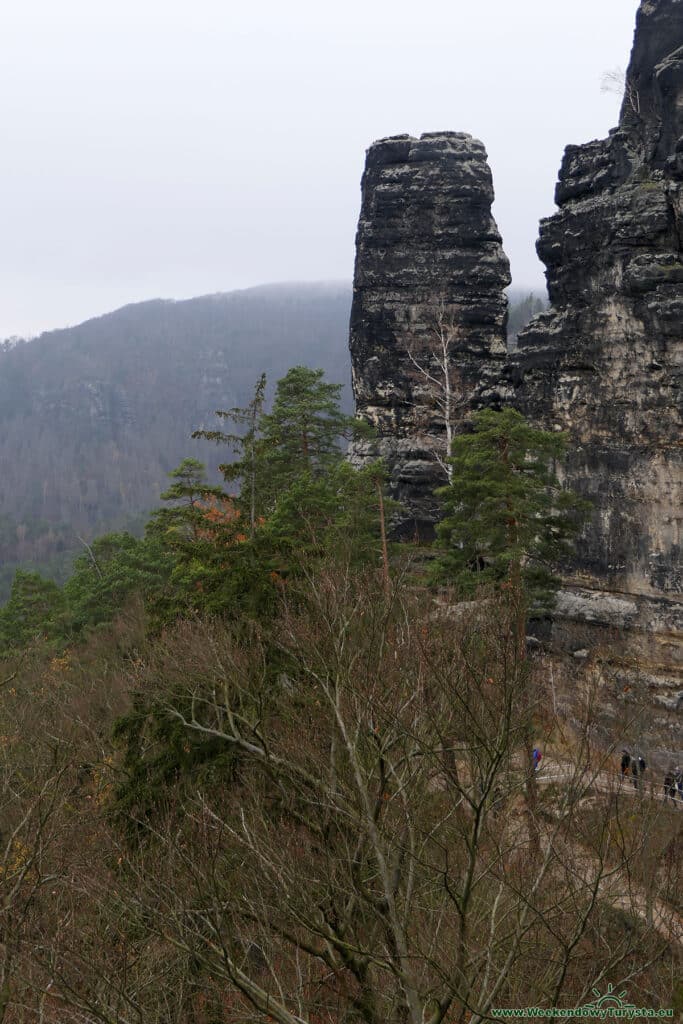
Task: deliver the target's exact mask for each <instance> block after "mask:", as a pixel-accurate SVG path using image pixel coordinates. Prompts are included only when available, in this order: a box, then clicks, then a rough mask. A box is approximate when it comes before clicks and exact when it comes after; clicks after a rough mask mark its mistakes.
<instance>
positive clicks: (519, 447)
mask: <svg viewBox="0 0 683 1024" xmlns="http://www.w3.org/2000/svg"><path fill="white" fill-rule="evenodd" d="M565 446H566V438H565V436H564V435H563V434H560V433H553V432H549V431H544V430H537V429H535V428H533V427H531V426H529V424H528V423H527V422H526V420H525V419H524V417H523V416H522V415H521V414H520V413H518V412H516V411H514V410H512V409H505V410H503V411H502V412H496V411H494V410H491V409H487V410H484V411H481V412H478V413H476V414H475V415H474V416H473V418H472V431H471V433H467V434H460V435H458V436H457V437H456V438H455V439H454V441H453V450H452V455H451V458H450V463H451V465H452V467H453V478H452V481H451V483H450V485H449V486H447V487H444V488H441V489H440V490H439V491H438V492H437V494H438V496H439V497H440V498H441V501H442V502H443V509H444V518H443V521H442V522H441V524H440V526H439V527H438V531H437V532H438V539H439V547H440V553H439V557H438V560H437V562H436V565H435V570H434V571H435V578H436V579H437V580H439V581H444V582H449V583H453V584H454V585H455V586H456V587H457V588H458V589H459V590H460V591H461V592H462V593H463V594H465V595H472V594H473V593H474V592H475V591H476V589H477V587H479V586H480V585H482V584H496V585H500V584H502V583H505V582H511V583H513V584H514V583H515V582H516V581H519V582H521V584H522V585H523V587H524V591H525V593H526V594H527V596H528V598H529V600H530V601H531V602H532V603H533V605H534V606H535V608H536V609H537V610H539V611H540V610H544V609H547V608H549V607H550V606H551V605H552V601H553V594H554V591H555V590H556V589H557V586H558V584H559V580H558V578H557V576H556V575H555V573H554V571H553V567H554V566H555V565H556V564H557V562H558V561H560V560H561V559H562V558H563V557H565V556H566V555H568V554H569V552H570V550H571V540H572V538H573V537H574V536H575V534H576V532H577V530H578V528H579V526H580V523H581V519H582V515H583V513H584V512H585V509H586V504H585V502H582V501H580V500H579V499H578V498H577V497H576V496H575V495H574V494H572V493H571V492H569V491H566V490H563V489H562V487H561V486H560V483H559V481H558V479H557V476H556V473H555V462H556V461H557V460H559V459H561V458H562V455H563V453H564V450H565Z"/></svg>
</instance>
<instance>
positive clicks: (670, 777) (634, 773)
mask: <svg viewBox="0 0 683 1024" xmlns="http://www.w3.org/2000/svg"><path fill="white" fill-rule="evenodd" d="M646 768H647V765H646V763H645V759H644V758H643V757H642V756H638V757H636V756H633V757H632V756H631V754H630V753H629V751H628V750H622V752H621V776H622V778H626V777H627V776H629V775H630V776H631V782H632V783H633V788H634V789H638V783H639V781H641V780H642V779H643V777H644V774H645V769H646ZM676 796H678V799H679V800H680V801H681V802H683V770H682V769H681V766H680V765H676V766H675V767H674V765H670V766H669V767H668V768H667V770H666V772H665V773H664V800H665V801H667V800H671V802H672V803H673V804H675V803H676Z"/></svg>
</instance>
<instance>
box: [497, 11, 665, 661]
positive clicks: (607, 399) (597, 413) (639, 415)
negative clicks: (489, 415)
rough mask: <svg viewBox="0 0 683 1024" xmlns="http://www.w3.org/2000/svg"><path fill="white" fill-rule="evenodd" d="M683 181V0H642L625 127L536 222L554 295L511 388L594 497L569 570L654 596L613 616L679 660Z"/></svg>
mask: <svg viewBox="0 0 683 1024" xmlns="http://www.w3.org/2000/svg"><path fill="white" fill-rule="evenodd" d="M682 183H683V0H643V3H641V6H640V10H639V12H638V18H637V26H636V36H635V42H634V47H633V53H632V57H631V63H630V66H629V70H628V72H627V79H626V93H625V98H624V103H623V107H622V111H621V117H620V123H619V127H618V128H617V129H615V130H614V131H613V132H611V133H610V136H609V138H608V139H605V140H603V141H599V142H590V143H588V144H586V145H583V146H569V147H568V148H567V150H566V152H565V155H564V160H563V162H562V167H561V169H560V178H559V183H558V185H557V190H556V197H555V198H556V202H557V204H558V207H559V210H558V212H557V213H556V214H555V215H554V216H552V217H550V218H548V219H547V220H545V221H543V222H542V223H541V231H540V238H539V241H538V252H539V255H540V256H541V259H542V260H543V262H544V263H545V265H546V268H547V271H546V276H547V280H548V290H549V295H550V300H551V304H552V305H551V309H550V310H549V311H548V312H547V313H544V314H542V315H541V316H540V317H538V318H537V319H536V320H534V321H532V323H531V324H530V325H529V326H528V328H527V329H526V330H525V331H522V332H521V334H520V335H519V338H518V345H519V349H518V352H517V354H516V356H515V365H514V368H513V372H512V379H513V381H514V384H515V391H514V398H513V401H514V403H515V404H516V405H517V406H518V407H519V408H521V409H522V410H523V411H524V412H526V413H527V414H528V415H529V416H531V417H532V418H533V419H534V420H536V421H538V422H540V423H542V424H544V425H546V426H552V427H558V426H559V427H561V428H562V429H565V430H567V431H568V433H569V436H570V439H571V445H570V452H569V460H568V465H567V483H568V484H569V486H570V487H572V488H574V489H575V490H577V491H579V492H580V493H581V494H583V495H584V496H586V497H588V498H590V500H591V501H592V502H593V513H592V517H591V521H590V525H589V527H588V528H587V530H586V532H585V536H584V537H583V539H582V542H581V543H580V544H579V545H578V546H577V552H576V559H575V562H574V564H573V565H572V566H571V567H570V576H571V578H573V581H574V583H575V584H576V585H577V586H580V587H582V588H584V590H585V588H589V589H591V590H594V591H601V592H607V593H611V594H613V595H614V596H615V599H617V598H618V599H619V600H618V603H619V605H620V607H621V605H622V604H624V603H628V604H631V605H633V607H634V608H635V607H636V606H637V607H638V608H640V609H642V608H645V607H646V608H647V609H649V612H652V611H653V609H654V608H657V609H658V613H657V615H656V616H654V619H653V618H652V617H648V616H645V615H643V614H642V613H641V614H638V615H636V616H634V617H633V621H631V622H629V621H622V620H623V619H624V616H623V614H622V612H623V609H622V610H619V609H617V610H616V613H615V617H614V619H613V620H612V619H610V617H609V616H607V622H606V624H610V623H611V624H612V625H613V626H615V627H617V628H623V627H626V628H631V629H635V630H636V631H637V632H640V630H646V631H647V632H648V633H651V632H652V631H653V626H654V624H655V623H656V622H657V621H659V622H660V624H661V630H662V634H661V635H662V644H661V645H660V646H659V648H658V649H657V651H655V649H654V647H653V644H652V643H651V642H650V639H649V637H648V638H645V639H644V640H643V650H642V652H641V653H642V655H643V656H646V658H649V659H650V661H651V664H652V667H653V669H655V670H656V671H663V670H664V669H665V668H666V666H667V665H669V666H671V668H672V670H673V662H676V663H677V671H678V673H680V672H681V660H680V658H681V646H680V645H681V640H682V639H683V634H681V621H680V619H681V616H680V610H681V608H680V602H681V600H682V591H683V565H682V555H681V532H682V527H683V430H682V426H683V416H682V413H683V407H682V401H681V384H682V382H683V253H682V249H683V189H682ZM579 593H581V592H579V591H577V594H579ZM644 602H645V603H644ZM603 603H604V602H603ZM588 606H594V602H588ZM665 606H668V611H667V610H666V608H665ZM663 609H664V610H663ZM579 617H580V616H579ZM585 618H586V620H587V621H595V620H594V619H593V617H592V616H591V615H590V614H587V615H586V617H585ZM627 618H628V616H627ZM664 621H666V623H669V625H668V626H667V625H665V624H664ZM655 632H656V630H655ZM664 634H666V641H664ZM656 646H657V645H655V647H656ZM677 647H678V655H677V656H676V653H675V652H676V648H677ZM664 654H666V656H665V657H664V656H663V655H664ZM672 658H673V662H672ZM641 667H642V665H641ZM679 678H680V676H679Z"/></svg>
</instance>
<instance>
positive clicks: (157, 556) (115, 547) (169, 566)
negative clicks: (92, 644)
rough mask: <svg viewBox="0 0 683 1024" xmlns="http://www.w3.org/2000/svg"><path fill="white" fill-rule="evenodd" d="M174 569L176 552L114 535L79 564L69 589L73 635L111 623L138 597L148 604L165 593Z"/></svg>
mask: <svg viewBox="0 0 683 1024" xmlns="http://www.w3.org/2000/svg"><path fill="white" fill-rule="evenodd" d="M173 567H174V558H173V554H172V552H169V551H168V550H167V549H164V547H163V546H162V545H161V544H160V543H159V542H158V540H157V538H154V537H149V538H147V539H145V540H139V539H138V538H136V537H133V536H132V535H131V534H130V533H109V534H105V536H103V537H98V538H97V539H96V540H94V541H93V543H92V545H91V546H90V547H89V549H88V550H87V551H86V552H85V553H84V554H82V555H81V556H80V557H79V558H77V559H76V562H75V564H74V571H73V574H72V575H71V577H70V578H69V580H68V581H67V582H66V584H65V586H64V598H65V600H66V603H67V607H68V611H69V617H70V627H71V630H72V632H73V633H76V634H78V633H81V632H83V630H85V629H88V628H93V627H95V626H100V625H102V624H105V623H109V622H111V621H112V620H113V619H114V617H115V616H116V614H117V613H118V612H119V611H120V610H121V609H122V607H123V606H124V604H125V603H126V601H128V600H129V599H130V598H131V597H132V596H133V594H139V595H140V596H142V597H143V598H146V599H147V600H150V599H152V598H153V597H155V596H158V595H159V594H160V593H162V592H163V591H164V588H165V587H166V586H167V584H168V581H169V580H170V577H171V574H172V571H173Z"/></svg>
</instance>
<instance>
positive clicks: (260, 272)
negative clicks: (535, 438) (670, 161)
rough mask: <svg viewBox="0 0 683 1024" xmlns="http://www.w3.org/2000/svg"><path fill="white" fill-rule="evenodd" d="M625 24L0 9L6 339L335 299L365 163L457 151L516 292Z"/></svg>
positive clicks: (500, 12)
mask: <svg viewBox="0 0 683 1024" xmlns="http://www.w3.org/2000/svg"><path fill="white" fill-rule="evenodd" d="M637 6H638V3H637V0H572V3H571V4H566V3H560V2H559V0H344V2H343V3H332V2H330V0H327V2H326V0H317V2H313V0H251V2H247V0H243V2H240V3H237V2H235V0H0V125H1V126H2V160H1V161H0V197H1V200H0V337H5V336H7V335H10V334H25V333H35V332H38V331H40V330H44V329H47V328H50V327H56V326H63V325H66V324H73V323H77V322H79V321H81V320H83V319H86V318H87V317H89V316H94V315H97V314H99V313H103V312H106V311H108V310H110V309H114V308H116V307H117V306H120V305H123V304H125V303H127V302H132V301H138V300H141V299H146V298H153V297H158V296H164V297H175V298H183V297H188V296H191V295H198V294H202V293H205V292H213V291H228V290H230V289H233V288H242V287H248V286H250V285H254V284H259V283H263V282H269V281H282V280H322V279H338V278H347V279H350V278H351V276H352V273H353V256H354V251H353V242H354V234H355V229H356V220H357V217H358V210H359V204H360V190H359V183H360V176H361V173H362V169H363V160H364V152H365V149H366V148H367V146H368V145H369V144H370V143H371V142H372V141H373V140H374V139H377V138H380V137H382V136H384V135H393V134H397V133H400V132H410V133H412V134H420V133H421V132H424V131H436V130H446V129H447V130H455V131H468V132H471V133H472V134H474V135H476V136H478V137H479V138H481V139H482V140H483V141H484V143H485V145H486V147H487V150H488V153H489V159H490V162H491V166H492V169H493V176H494V182H495V187H496V196H497V199H496V205H495V207H494V213H495V216H496V218H497V220H498V224H499V227H500V229H501V232H502V234H503V241H504V245H505V249H506V251H507V253H508V255H509V257H510V259H511V262H512V274H513V279H514V284H515V285H525V286H526V285H529V286H531V285H540V284H542V282H543V277H542V269H541V266H540V264H539V263H538V261H537V259H536V255H535V251H534V241H535V238H536V233H537V222H538V219H539V217H541V216H544V215H547V214H549V213H551V212H552V210H553V190H554V186H555V179H556V175H557V169H558V167H559V163H560V158H561V155H562V151H563V149H564V146H565V145H566V144H568V143H577V142H584V141H587V140H589V139H591V138H596V137H600V136H604V135H605V134H606V133H607V131H608V129H609V128H610V127H612V126H613V125H614V124H615V122H616V119H617V112H618V106H619V99H618V97H616V96H614V95H608V94H603V93H601V91H600V80H601V75H602V73H603V72H604V71H606V70H609V69H612V68H614V67H616V66H619V65H621V66H622V67H623V66H625V65H626V63H627V61H628V55H629V52H630V48H631V42H632V37H633V27H634V22H635V12H636V9H637Z"/></svg>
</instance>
